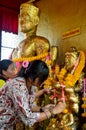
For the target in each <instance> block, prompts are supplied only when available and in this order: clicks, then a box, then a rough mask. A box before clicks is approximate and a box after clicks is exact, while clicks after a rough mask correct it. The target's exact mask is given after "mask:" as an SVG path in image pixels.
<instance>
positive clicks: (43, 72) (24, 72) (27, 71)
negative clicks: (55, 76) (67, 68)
mask: <svg viewBox="0 0 86 130" xmlns="http://www.w3.org/2000/svg"><path fill="white" fill-rule="evenodd" d="M48 74H49V68H48V66H47V65H46V63H45V62H43V61H41V60H35V61H33V62H30V63H29V65H28V67H27V68H23V67H22V68H21V70H20V72H19V74H18V76H20V77H24V78H30V79H32V80H33V81H34V80H35V79H36V78H39V80H40V83H42V82H44V81H45V80H46V79H47V77H48Z"/></svg>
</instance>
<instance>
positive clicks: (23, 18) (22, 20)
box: [19, 12, 35, 33]
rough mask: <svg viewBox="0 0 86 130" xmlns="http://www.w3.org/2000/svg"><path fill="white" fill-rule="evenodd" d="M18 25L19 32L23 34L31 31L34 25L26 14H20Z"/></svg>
mask: <svg viewBox="0 0 86 130" xmlns="http://www.w3.org/2000/svg"><path fill="white" fill-rule="evenodd" d="M19 24H20V30H21V32H24V33H26V32H28V31H30V30H32V29H33V28H34V27H35V24H34V23H33V21H32V18H31V17H30V15H29V14H28V13H27V12H26V13H23V12H21V14H20V16H19Z"/></svg>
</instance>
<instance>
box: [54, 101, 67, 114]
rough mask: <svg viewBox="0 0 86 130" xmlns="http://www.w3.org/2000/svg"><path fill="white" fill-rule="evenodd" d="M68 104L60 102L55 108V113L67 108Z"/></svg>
mask: <svg viewBox="0 0 86 130" xmlns="http://www.w3.org/2000/svg"><path fill="white" fill-rule="evenodd" d="M65 107H66V105H65V103H64V102H59V103H58V104H57V105H56V106H55V107H54V108H53V114H59V113H61V112H62V111H63V110H64V109H65Z"/></svg>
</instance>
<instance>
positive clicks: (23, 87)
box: [0, 60, 65, 130]
mask: <svg viewBox="0 0 86 130" xmlns="http://www.w3.org/2000/svg"><path fill="white" fill-rule="evenodd" d="M48 73H49V69H48V67H47V65H46V64H45V62H43V61H41V60H35V61H33V62H32V63H30V64H29V65H28V66H27V67H25V68H24V67H22V69H21V71H20V73H19V76H20V77H16V78H14V79H12V80H10V81H9V82H8V83H6V85H5V86H4V87H3V88H2V89H1V90H0V130H13V126H14V125H15V124H16V122H17V121H18V120H22V121H23V122H24V123H25V124H26V125H29V126H30V127H31V126H32V125H33V124H34V123H36V122H41V121H43V120H45V119H47V118H50V117H51V116H52V115H54V114H58V113H61V112H62V111H63V110H64V108H65V105H64V104H63V103H62V102H60V103H58V104H57V105H56V106H52V105H47V106H46V107H45V109H44V110H43V109H42V110H41V109H39V110H38V108H37V109H36V107H35V108H34V109H33V110H31V108H30V103H29V101H28V97H30V96H29V93H30V89H31V87H32V86H40V85H41V84H42V83H43V82H44V81H45V80H46V79H47V77H48ZM29 100H30V99H29ZM49 106H51V107H52V108H51V107H49ZM39 108H41V107H39ZM40 110H41V111H43V112H40ZM36 111H39V112H36Z"/></svg>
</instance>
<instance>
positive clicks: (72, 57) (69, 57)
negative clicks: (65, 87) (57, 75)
mask: <svg viewBox="0 0 86 130" xmlns="http://www.w3.org/2000/svg"><path fill="white" fill-rule="evenodd" d="M76 60H77V55H76V54H75V53H74V52H67V53H66V54H65V66H66V68H67V69H71V68H72V67H74V64H75V62H76Z"/></svg>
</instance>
